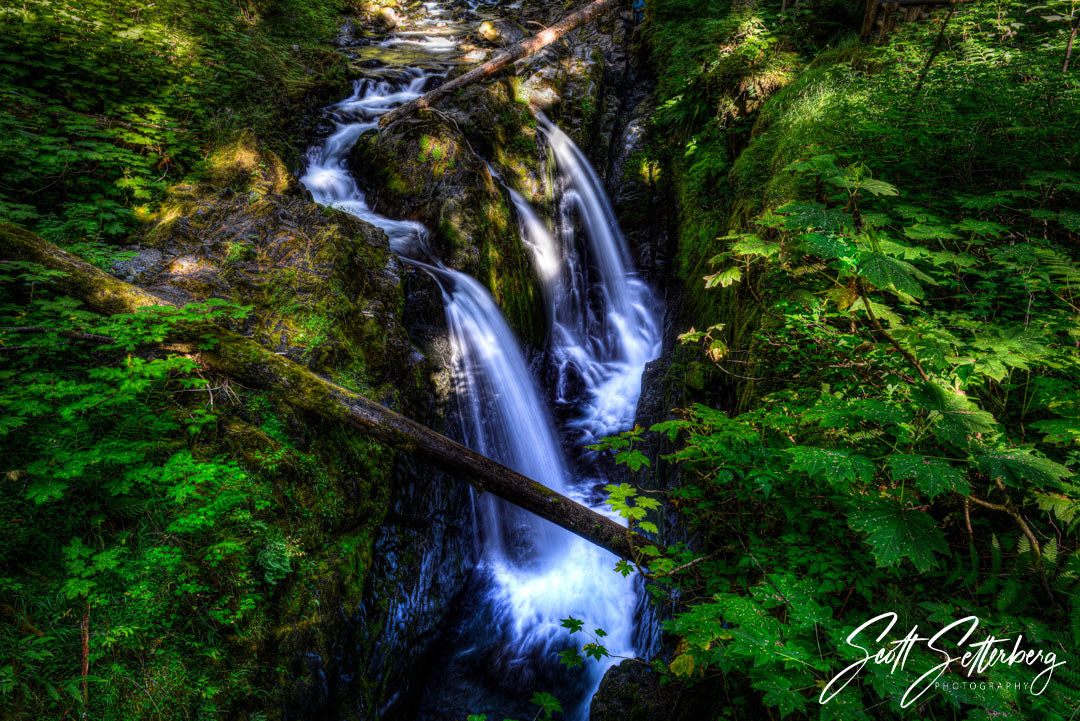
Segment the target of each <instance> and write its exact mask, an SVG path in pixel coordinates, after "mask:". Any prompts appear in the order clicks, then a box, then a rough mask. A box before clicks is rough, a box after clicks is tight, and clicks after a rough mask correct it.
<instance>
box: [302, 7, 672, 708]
mask: <svg viewBox="0 0 1080 721" xmlns="http://www.w3.org/2000/svg"><path fill="white" fill-rule="evenodd" d="M426 7H427V9H428V19H427V20H426V21H422V22H421V23H418V24H417V25H414V26H413V27H412V28H411V29H409V30H406V31H403V32H401V33H398V34H396V35H392V36H391V37H390V38H388V39H386V40H384V41H383V42H382V44H381V47H382V48H390V47H396V46H404V47H406V48H408V49H409V52H410V53H420V54H422V56H427V57H428V58H429V60H428V61H427V62H424V63H422V64H421V63H417V64H418V65H420V67H411V66H402V67H391V68H386V67H384V68H381V69H380V72H379V76H378V77H376V78H367V79H362V80H358V81H357V82H356V83H355V86H354V88H355V89H354V93H353V94H352V95H351V96H350V97H348V98H346V99H344V100H342V101H340V102H338V103H336V104H335V105H333V106H331V107H330V108H328V109H327V111H326V112H327V117H328V118H329V119H331V120H332V121H333V122H334V127H335V129H334V131H333V132H332V133H331V134H330V135H329V136H328V137H327V138H326V139H325V141H323V142H322V143H321V144H320V145H317V146H315V147H313V148H312V149H311V150H310V151H309V154H308V166H307V171H306V174H305V175H304V177H303V178H302V179H301V181H302V182H303V183H304V185H305V186H306V187H307V188H308V189H309V190H310V191H311V193H312V195H313V196H314V198H315V200H316V201H317V202H319V203H322V204H324V205H331V206H335V207H337V208H340V209H342V210H345V211H347V212H349V213H352V214H354V215H356V216H358V217H360V218H361V219H363V220H365V221H367V222H369V223H372V224H374V225H376V226H378V227H380V228H382V229H383V230H384V231H385V232H386V234H387V236H388V238H389V240H390V246H391V249H392V250H393V251H394V252H395V253H397V254H398V255H399V256H400V257H402V258H403V259H404V260H406V261H407V262H410V263H412V264H414V265H415V266H417V267H420V268H422V269H423V270H425V271H426V272H428V273H429V274H430V275H431V276H432V277H433V278H434V279H435V280H436V281H437V282H438V284H439V287H440V288H441V290H442V294H443V300H444V305H445V312H446V319H447V326H448V328H449V331H450V334H451V340H452V346H453V349H454V356H455V358H454V361H455V368H454V373H455V382H456V384H457V391H458V392H457V394H456V395H457V397H458V398H459V413H460V415H461V417H460V421H461V423H460V425H461V427H462V429H463V433H464V438H462V439H461V440H462V441H463V442H464V443H466V444H467V445H469V446H470V447H472V448H474V449H476V450H477V451H480V452H482V453H484V454H485V455H487V456H490V457H491V458H494V459H496V460H498V461H500V462H501V463H503V464H505V465H507V466H510V467H512V468H514V469H516V470H518V471H520V472H521V473H524V474H525V475H527V476H529V477H531V478H534V479H536V480H538V481H540V482H542V483H544V484H545V485H547V486H548V487H550V488H552V489H555V490H557V491H560V492H562V493H565V494H567V495H569V496H571V497H573V498H575V499H576V500H579V501H581V502H583V503H587V504H588V505H590V506H592V507H594V508H596V509H597V510H599V511H601V512H607V511H606V508H605V507H604V506H603V504H602V495H601V494H600V493H598V489H599V487H600V486H602V485H603V484H604V483H606V481H605V479H604V477H603V471H602V469H601V466H600V465H599V464H596V463H595V462H594V459H592V458H590V457H589V456H590V455H591V454H589V453H588V452H587V451H585V450H584V446H585V445H587V444H589V443H592V442H595V441H596V440H597V439H599V438H601V437H603V436H605V435H607V434H610V433H614V432H618V431H620V430H624V429H626V428H628V427H629V426H630V425H631V424H632V420H633V416H634V411H635V408H636V404H637V399H638V394H639V391H640V383H641V373H642V370H643V369H644V366H645V363H647V362H648V361H649V360H651V359H652V358H654V357H655V356H656V355H658V354H659V351H660V338H661V329H660V323H659V320H660V316H661V308H660V304H659V302H658V301H657V299H656V298H655V297H654V295H653V293H652V292H651V290H650V289H649V288H648V287H647V286H646V285H645V284H644V283H643V282H642V281H640V280H639V279H638V278H637V276H636V275H635V273H634V271H633V269H632V267H631V263H630V262H629V258H628V252H627V248H626V242H625V240H624V238H623V235H622V232H621V230H620V229H619V225H618V222H617V220H616V218H615V214H614V212H613V211H612V208H611V204H610V202H609V200H608V198H607V195H606V194H605V192H604V188H603V185H602V183H601V182H600V180H599V178H598V177H597V175H596V173H595V172H594V170H593V168H592V167H591V166H590V164H589V162H588V160H587V159H586V158H585V155H584V154H583V153H582V152H581V150H580V149H579V148H578V147H577V146H576V145H575V144H574V143H573V141H572V140H571V139H570V138H569V137H568V136H567V135H566V134H565V133H563V131H562V130H560V129H559V128H558V126H556V125H555V124H553V123H552V122H550V121H549V120H548V119H547V118H546V117H544V116H543V115H539V116H538V123H539V127H540V129H541V131H542V136H543V139H544V141H545V143H546V144H547V147H548V149H549V155H550V157H551V161H552V162H553V163H554V169H555V170H556V173H555V177H556V187H555V210H556V212H555V215H556V217H555V218H554V222H552V223H550V224H549V223H548V222H546V221H545V220H544V219H543V218H541V217H540V216H539V215H538V214H537V212H536V210H535V209H534V208H533V207H532V206H531V205H530V204H529V203H528V202H527V201H526V200H525V199H524V198H523V197H522V196H521V195H519V194H518V193H516V192H515V191H513V190H510V189H507V192H508V193H509V194H510V197H511V199H512V201H513V205H514V207H515V210H516V213H517V217H518V224H519V228H520V230H521V238H522V242H523V243H524V244H525V245H526V247H527V248H528V249H529V251H530V252H531V254H532V257H533V261H534V267H535V270H536V272H537V274H538V276H539V279H540V282H541V286H542V288H543V290H544V297H545V302H546V305H547V312H548V320H549V326H550V329H551V334H550V338H549V340H548V345H547V348H546V349H545V351H546V352H545V362H546V363H548V364H550V369H551V371H552V372H550V373H546V374H544V376H545V377H547V378H555V379H556V380H555V382H554V384H553V387H550V388H541V387H540V386H539V384H538V383H537V379H536V378H535V377H534V375H533V373H532V372H531V371H530V367H529V365H528V363H527V362H526V360H525V357H524V354H523V352H522V349H521V345H520V343H519V341H518V340H517V338H516V337H515V335H514V333H513V331H512V330H511V329H510V327H509V326H508V325H507V323H506V321H505V320H504V319H503V316H502V313H501V312H500V310H499V308H498V306H497V305H496V304H495V302H494V301H493V299H492V297H491V295H490V294H489V293H488V291H487V290H486V289H485V288H484V287H483V286H482V285H481V284H480V283H478V282H477V281H476V280H474V279H473V278H471V277H469V276H467V275H465V274H463V273H461V272H458V271H456V270H453V269H451V268H448V267H445V266H444V265H442V264H441V263H440V262H438V261H437V260H434V259H433V255H432V254H431V253H430V251H429V250H428V241H427V238H428V231H427V229H426V228H424V227H423V226H422V225H421V224H419V223H416V222H413V221H405V220H394V219H391V218H386V217H384V216H381V215H379V214H377V213H375V212H374V211H373V210H372V209H371V207H370V206H369V205H368V203H367V201H366V199H365V197H364V194H363V193H362V192H361V190H360V189H359V187H358V185H357V183H356V181H355V179H354V178H353V177H352V176H351V175H350V174H349V172H348V170H347V166H346V159H347V156H348V153H349V151H350V149H351V148H352V146H353V145H354V144H355V143H356V141H357V139H358V138H359V137H360V136H361V135H362V134H363V133H365V132H367V131H371V130H374V129H376V128H377V125H378V119H379V117H380V116H381V115H382V114H384V113H385V112H387V111H389V110H390V109H392V108H393V107H396V106H397V105H399V104H401V103H403V102H406V101H408V100H411V99H412V98H415V97H418V96H419V95H420V94H421V93H422V92H423V91H424V90H426V89H429V88H430V87H432V86H433V85H434V84H436V83H437V82H439V81H440V80H441V77H442V75H443V74H444V73H445V72H446V70H447V68H448V67H449V62H450V57H451V55H450V53H452V52H453V51H454V50H455V49H456V45H455V42H454V39H453V33H454V27H455V26H454V25H453V24H452V23H450V24H448V23H445V22H443V21H442V20H441V18H442V17H443V15H442V12H443V11H441V10H440V9H439V8H438V6H436V5H434V4H433V3H429V4H427V6H426ZM391 57H392V56H391ZM405 57H408V56H405ZM550 403H554V404H557V405H558V406H559V408H560V411H561V412H560V414H559V416H560V417H561V418H565V419H567V420H565V421H564V422H562V423H557V422H556V421H555V420H554V414H553V413H552V408H551V407H550V405H549V404H550ZM566 449H570V450H566ZM475 514H476V529H477V531H476V532H477V534H478V538H477V541H478V546H479V548H480V549H481V553H480V558H479V561H478V565H477V567H476V569H474V572H473V574H472V576H471V578H470V581H469V587H468V588H467V589H466V592H465V593H466V598H467V601H466V603H464V604H463V607H462V608H461V609H460V610H459V612H458V614H457V617H456V620H455V622H454V624H453V625H454V627H453V628H451V629H447V631H446V634H447V642H446V643H444V646H445V647H446V649H447V650H446V652H445V654H444V656H445V657H444V658H441V659H439V660H438V662H437V663H436V664H434V668H435V670H434V672H433V673H432V675H431V678H430V680H429V683H428V684H427V688H426V690H425V696H424V698H423V699H422V700H421V702H420V704H419V709H420V710H419V718H421V719H431V720H433V721H434V720H436V719H438V720H440V721H442V720H443V719H446V720H449V719H456V720H460V719H461V718H464V716H465V715H466V714H467V713H488V714H489V718H503V716H502V715H498V714H507V715H510V714H519V715H523V714H526V713H527V714H528V715H529V717H531V716H532V714H533V712H535V707H532V708H531V709H530V707H529V704H528V701H529V699H530V698H531V696H532V692H534V691H546V692H549V693H552V694H553V695H554V696H556V697H557V698H558V699H559V700H560V701H561V702H562V705H563V707H564V709H565V710H566V718H569V719H574V720H578V719H583V718H586V717H587V716H588V708H589V702H590V700H591V698H592V695H593V694H594V693H595V691H596V688H597V687H598V685H599V683H600V680H601V678H602V676H603V673H604V671H606V670H607V668H609V667H610V666H611V665H612V664H613V663H614V662H615V661H616V659H614V658H606V659H604V660H603V661H601V662H596V661H593V660H591V659H590V660H589V661H588V662H587V663H586V664H585V667H584V669H580V668H579V669H574V670H567V669H566V668H565V667H564V666H562V665H560V664H559V663H558V652H559V651H562V650H564V649H567V648H570V647H572V646H575V645H576V647H578V648H580V646H581V645H582V644H583V643H584V642H587V641H588V640H589V639H587V638H585V637H583V635H582V634H580V633H579V634H577V635H576V636H574V637H571V636H570V635H569V633H568V632H567V630H566V629H564V628H562V627H561V626H560V623H559V620H560V619H563V618H567V617H570V616H572V617H574V618H576V619H580V620H582V621H583V622H584V624H585V630H586V631H588V632H594V630H595V629H598V628H599V629H603V631H604V632H605V633H606V635H605V636H603V638H602V639H601V641H602V642H603V644H604V645H605V646H606V648H607V649H608V651H609V652H610V653H611V654H613V655H615V656H631V657H632V656H636V655H638V654H639V653H640V652H641V651H643V649H638V648H636V647H635V641H634V639H635V620H634V616H635V609H636V607H637V605H638V603H639V600H640V588H639V585H638V584H639V582H638V581H637V579H636V578H635V577H630V578H623V577H622V576H621V575H619V574H618V573H615V572H614V571H613V568H614V565H615V562H616V560H617V559H616V558H615V557H614V556H613V555H612V554H610V553H608V552H607V551H604V550H602V549H599V548H597V547H595V546H593V545H592V544H589V543H587V542H586V541H584V540H582V539H580V538H578V537H577V536H574V535H573V534H570V533H569V532H567V531H564V530H562V529H561V528H558V527H556V526H554V525H553V524H550V523H548V522H547V521H544V520H542V519H540V518H538V517H536V516H533V515H532V514H530V513H527V512H525V511H522V510H520V509H517V508H516V507H514V506H512V505H510V504H508V503H505V502H503V501H501V500H500V499H497V498H494V497H492V496H491V495H490V494H485V495H484V496H483V497H481V498H478V499H476V503H475ZM519 717H520V716H519Z"/></svg>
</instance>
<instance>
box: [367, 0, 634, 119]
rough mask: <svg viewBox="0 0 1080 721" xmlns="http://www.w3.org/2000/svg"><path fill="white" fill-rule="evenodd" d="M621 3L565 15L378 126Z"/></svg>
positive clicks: (610, 0)
mask: <svg viewBox="0 0 1080 721" xmlns="http://www.w3.org/2000/svg"><path fill="white" fill-rule="evenodd" d="M622 2H623V0H593V2H591V3H589V4H588V5H586V6H584V7H582V8H580V9H579V10H577V11H576V12H573V13H571V14H570V15H567V16H566V17H564V18H563V19H562V20H560V21H559V22H557V23H555V24H554V25H551V26H549V27H546V28H544V29H543V30H541V31H540V32H538V33H536V35H533V36H531V37H528V38H525V39H524V40H522V41H521V42H519V43H517V44H516V45H511V46H510V47H508V48H506V49H505V50H503V51H501V52H499V53H497V54H496V55H495V57H493V58H492V59H491V60H488V61H487V62H485V63H483V64H481V65H477V66H476V67H475V68H473V69H472V70H470V71H468V72H467V73H465V74H464V75H459V76H458V77H456V78H454V79H452V80H447V81H446V82H445V83H443V84H441V85H439V86H438V87H436V88H434V89H432V90H429V91H428V92H426V93H424V94H423V95H421V96H420V97H419V98H417V99H416V100H410V101H409V102H407V103H405V104H404V105H401V106H399V107H397V108H394V109H393V110H391V111H390V112H389V113H387V114H386V115H384V116H382V118H380V119H379V127H380V128H385V127H386V126H387V125H389V124H390V123H392V122H394V121H395V120H400V119H401V118H404V117H406V116H408V115H411V114H413V113H415V112H416V111H417V110H421V109H423V108H430V107H432V106H434V105H435V104H436V103H438V102H439V101H440V100H442V99H443V98H445V97H446V96H447V95H450V94H451V93H453V92H455V91H457V90H460V89H461V88H464V87H465V86H466V85H471V84H472V83H475V82H476V81H477V80H483V79H484V78H486V77H488V76H489V75H491V74H492V73H495V72H498V71H499V70H501V69H502V68H505V67H506V66H507V65H509V64H510V63H512V62H514V61H516V60H521V59H522V58H525V57H528V56H530V55H532V54H533V53H535V52H537V51H539V50H542V49H543V48H545V47H547V46H548V45H550V44H551V43H553V42H555V41H556V40H558V39H559V38H561V37H562V36H563V35H565V34H566V33H568V32H570V31H571V30H573V29H574V28H576V27H578V26H580V25H584V24H585V23H587V22H589V21H590V20H592V19H594V18H596V17H599V16H600V15H603V14H604V13H607V12H609V11H611V10H614V9H615V8H616V7H618V6H619V5H620V4H621V3H622Z"/></svg>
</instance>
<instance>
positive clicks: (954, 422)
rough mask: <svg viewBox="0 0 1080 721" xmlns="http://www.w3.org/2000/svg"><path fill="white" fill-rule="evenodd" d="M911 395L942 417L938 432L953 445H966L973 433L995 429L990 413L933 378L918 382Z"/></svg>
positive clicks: (994, 432)
mask: <svg viewBox="0 0 1080 721" xmlns="http://www.w3.org/2000/svg"><path fill="white" fill-rule="evenodd" d="M911 398H912V400H913V401H914V402H915V405H916V407H918V408H921V409H922V410H925V411H930V412H931V413H932V414H934V415H936V416H938V417H939V418H940V419H941V420H940V422H939V423H938V427H937V433H938V435H939V436H940V437H941V438H942V439H943V440H946V441H948V442H950V443H952V444H954V445H957V446H966V445H967V444H968V443H969V442H970V441H971V439H972V438H973V437H975V436H990V435H994V434H996V432H997V427H996V425H995V421H994V417H993V416H992V415H991V414H990V413H987V412H986V411H984V410H982V409H980V408H979V406H977V405H976V404H975V403H973V402H972V401H971V400H970V399H969V398H968V397H967V396H965V395H961V394H960V393H957V392H956V391H952V390H948V389H945V388H942V387H941V386H940V385H938V384H937V383H934V382H932V381H927V382H924V383H920V384H919V385H918V386H917V387H916V388H914V389H913V390H912V392H911ZM983 440H986V438H983Z"/></svg>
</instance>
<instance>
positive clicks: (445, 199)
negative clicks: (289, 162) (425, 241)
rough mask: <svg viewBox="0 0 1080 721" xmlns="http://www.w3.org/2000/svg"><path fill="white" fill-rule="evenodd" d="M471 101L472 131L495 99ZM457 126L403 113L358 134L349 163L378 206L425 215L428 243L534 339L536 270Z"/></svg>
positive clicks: (504, 203)
mask: <svg viewBox="0 0 1080 721" xmlns="http://www.w3.org/2000/svg"><path fill="white" fill-rule="evenodd" d="M504 98H505V96H504ZM470 107H471V108H472V112H471V114H470V118H471V119H472V120H474V121H475V122H474V123H473V124H471V125H470V128H471V129H470V137H471V136H472V134H473V133H474V132H475V133H476V134H477V135H480V136H485V135H487V134H486V133H484V128H489V129H494V128H496V126H498V125H499V122H500V120H499V112H498V110H497V108H496V105H495V104H494V103H492V104H488V103H477V104H475V105H471V106H470ZM518 112H519V113H520V112H524V111H523V110H519V111H518ZM460 127H465V126H462V125H461V124H460V123H458V122H457V121H456V119H455V118H453V117H450V116H448V115H445V114H443V113H432V112H424V113H421V114H420V115H419V116H415V117H409V118H405V119H403V120H401V121H399V122H397V123H394V124H393V125H391V126H390V127H389V128H387V129H385V130H384V131H383V132H381V133H379V134H377V135H368V136H365V137H364V138H362V139H361V140H360V142H358V143H357V145H356V147H355V148H354V150H353V152H352V154H351V156H350V164H351V166H352V169H353V172H354V173H355V174H356V176H357V177H358V178H361V179H362V180H363V181H364V182H365V183H366V184H367V185H368V186H369V188H370V191H371V195H370V197H371V198H372V199H373V200H375V202H376V203H377V209H378V211H379V212H381V213H385V214H388V215H391V216H393V217H409V218H415V219H417V220H420V221H421V222H423V223H424V224H425V225H426V226H427V227H428V228H429V229H430V230H431V231H432V237H431V239H430V240H431V250H432V251H433V252H434V253H435V254H436V255H437V256H438V257H439V258H440V259H441V260H442V261H443V262H444V263H446V264H447V265H449V266H451V267H453V268H456V269H458V270H461V271H463V272H465V273H468V274H469V275H471V276H473V277H475V278H476V279H477V280H479V281H480V282H481V283H483V284H484V285H486V286H487V288H488V289H489V290H490V291H491V294H492V295H493V296H494V298H495V301H496V302H497V303H498V304H499V306H500V307H501V308H502V310H503V313H504V315H505V316H506V318H507V321H508V322H509V323H510V324H511V325H512V326H513V327H514V328H515V329H516V330H517V331H518V333H519V334H521V336H522V337H523V338H524V339H526V340H531V341H535V340H538V339H539V338H540V337H541V336H542V333H543V309H542V307H541V304H540V300H541V298H540V290H539V287H538V285H537V282H536V277H535V273H534V272H533V269H532V267H531V265H530V260H529V257H528V254H527V253H526V251H525V248H524V247H523V246H522V244H521V240H520V237H519V235H518V229H517V224H516V222H515V220H514V217H513V214H512V211H511V208H510V205H509V203H508V200H507V198H506V196H505V194H504V192H503V189H502V188H501V186H500V185H499V182H498V180H497V179H496V178H495V177H494V176H493V175H492V173H491V171H490V169H489V167H488V166H487V164H486V163H485V161H484V159H483V158H482V157H481V156H480V155H479V154H478V152H479V151H478V149H477V148H476V147H475V146H474V144H473V143H472V140H471V139H470V137H466V136H465V135H464V134H463V133H462V132H461V130H460V129H459V128H460ZM488 137H490V136H488ZM488 142H491V141H490V140H489V141H488ZM533 147H535V144H534V145H533ZM485 149H489V148H485Z"/></svg>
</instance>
